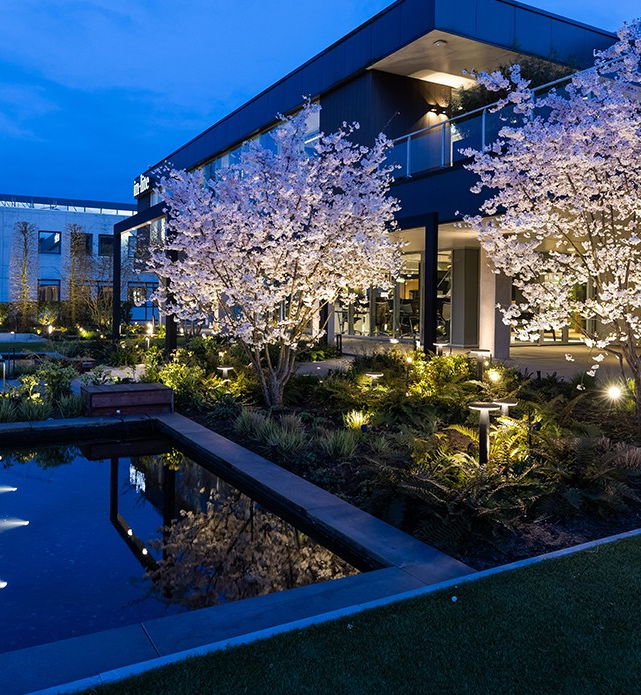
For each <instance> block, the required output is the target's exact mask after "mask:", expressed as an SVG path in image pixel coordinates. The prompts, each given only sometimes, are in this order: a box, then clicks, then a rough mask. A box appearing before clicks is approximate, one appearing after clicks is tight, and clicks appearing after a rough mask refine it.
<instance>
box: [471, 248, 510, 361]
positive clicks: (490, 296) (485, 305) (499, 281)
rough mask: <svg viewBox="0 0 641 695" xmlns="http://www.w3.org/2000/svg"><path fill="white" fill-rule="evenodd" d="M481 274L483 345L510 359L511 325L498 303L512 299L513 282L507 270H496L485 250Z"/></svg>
mask: <svg viewBox="0 0 641 695" xmlns="http://www.w3.org/2000/svg"><path fill="white" fill-rule="evenodd" d="M479 275H480V277H479V348H481V349H483V350H490V351H491V353H492V355H493V356H494V357H496V358H498V359H500V360H506V359H507V358H508V357H509V356H510V327H509V326H506V325H505V324H504V323H503V315H502V314H501V312H500V311H499V310H498V309H497V308H496V305H497V304H500V305H501V306H503V307H504V306H507V305H508V304H509V303H510V302H511V300H512V283H511V281H510V278H508V277H506V276H505V275H503V273H500V274H498V275H497V274H496V273H495V272H494V271H493V270H492V268H491V267H490V264H489V262H488V258H487V254H486V253H485V251H484V250H483V249H481V257H480V268H479Z"/></svg>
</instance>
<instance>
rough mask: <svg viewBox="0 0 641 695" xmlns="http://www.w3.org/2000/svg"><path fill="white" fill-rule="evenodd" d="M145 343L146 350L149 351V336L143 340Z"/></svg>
mask: <svg viewBox="0 0 641 695" xmlns="http://www.w3.org/2000/svg"><path fill="white" fill-rule="evenodd" d="M145 343H146V345H147V350H149V346H150V345H151V340H150V339H149V336H147V337H146V338H145Z"/></svg>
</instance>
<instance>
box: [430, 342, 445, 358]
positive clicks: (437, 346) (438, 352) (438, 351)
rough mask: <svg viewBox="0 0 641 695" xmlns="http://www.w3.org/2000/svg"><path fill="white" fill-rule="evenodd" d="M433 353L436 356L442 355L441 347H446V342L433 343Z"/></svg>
mask: <svg viewBox="0 0 641 695" xmlns="http://www.w3.org/2000/svg"><path fill="white" fill-rule="evenodd" d="M433 345H434V353H435V355H436V356H437V357H443V348H444V347H446V345H447V343H433Z"/></svg>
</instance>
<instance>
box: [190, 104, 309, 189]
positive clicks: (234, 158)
mask: <svg viewBox="0 0 641 695" xmlns="http://www.w3.org/2000/svg"><path fill="white" fill-rule="evenodd" d="M276 128H278V124H276V125H273V126H272V127H271V128H268V129H266V130H264V131H263V132H261V133H258V134H256V135H254V136H253V137H251V138H249V139H247V140H245V141H243V142H242V143H240V144H239V145H237V146H236V147H233V148H231V149H229V150H227V151H226V152H223V153H222V154H220V155H218V156H217V157H214V159H212V160H210V161H209V162H207V163H206V164H205V165H203V166H202V167H201V168H202V170H203V174H204V176H205V180H206V181H207V180H209V179H211V178H214V177H215V176H216V173H217V172H218V171H219V170H220V169H224V168H225V167H228V166H230V165H231V164H237V163H238V162H239V161H240V154H241V152H242V149H243V147H244V146H245V144H246V143H248V142H253V141H254V142H255V141H257V142H259V143H260V145H262V146H263V147H265V148H266V149H269V150H272V151H273V152H277V149H278V148H277V145H276V142H275V141H274V138H273V135H272V133H273V131H274V130H275V129H276ZM319 136H320V114H319V112H318V111H316V112H315V113H311V114H310V117H309V120H308V122H307V132H306V135H305V151H306V152H308V154H310V155H312V154H313V153H314V145H315V143H316V141H317V140H318V138H319Z"/></svg>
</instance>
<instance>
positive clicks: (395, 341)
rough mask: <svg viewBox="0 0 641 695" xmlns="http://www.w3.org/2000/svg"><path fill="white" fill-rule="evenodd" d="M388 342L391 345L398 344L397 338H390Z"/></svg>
mask: <svg viewBox="0 0 641 695" xmlns="http://www.w3.org/2000/svg"><path fill="white" fill-rule="evenodd" d="M389 341H390V343H392V345H396V344H397V343H398V338H390V339H389Z"/></svg>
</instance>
